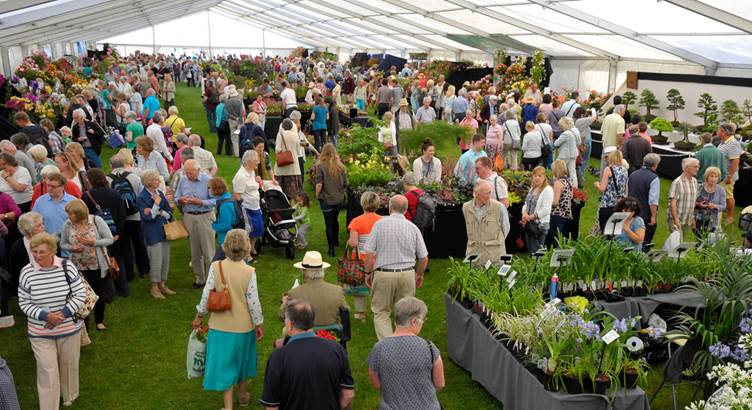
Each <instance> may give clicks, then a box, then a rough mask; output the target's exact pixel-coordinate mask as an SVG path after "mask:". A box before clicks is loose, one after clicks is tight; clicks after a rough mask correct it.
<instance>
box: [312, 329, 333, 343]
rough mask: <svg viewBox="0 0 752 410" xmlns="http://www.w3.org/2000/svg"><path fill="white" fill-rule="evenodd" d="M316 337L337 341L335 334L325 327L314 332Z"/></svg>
mask: <svg viewBox="0 0 752 410" xmlns="http://www.w3.org/2000/svg"><path fill="white" fill-rule="evenodd" d="M316 337H320V338H322V339H326V340H333V341H335V342H336V341H337V336H336V335H335V334H334V333H332V332H330V331H328V330H326V329H319V331H318V332H316Z"/></svg>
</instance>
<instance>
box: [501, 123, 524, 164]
mask: <svg viewBox="0 0 752 410" xmlns="http://www.w3.org/2000/svg"><path fill="white" fill-rule="evenodd" d="M503 115H504V119H505V121H504V162H505V163H506V164H507V168H509V169H511V170H512V171H516V170H517V169H518V164H517V156H518V154H517V152H519V151H520V148H521V147H522V131H520V123H519V122H517V114H516V113H515V112H514V110H507V112H505V113H504V114H503Z"/></svg>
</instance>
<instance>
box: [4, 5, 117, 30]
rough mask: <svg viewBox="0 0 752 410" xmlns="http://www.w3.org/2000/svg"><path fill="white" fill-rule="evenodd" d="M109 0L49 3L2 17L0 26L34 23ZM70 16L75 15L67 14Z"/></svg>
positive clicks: (7, 26)
mask: <svg viewBox="0 0 752 410" xmlns="http://www.w3.org/2000/svg"><path fill="white" fill-rule="evenodd" d="M107 2H108V0H77V1H68V2H64V3H60V4H54V5H49V6H46V7H42V8H34V9H30V10H27V11H23V10H22V11H21V12H20V13H16V14H14V15H12V16H8V17H5V18H0V27H2V28H9V27H15V26H20V25H23V24H28V23H34V22H36V21H40V20H45V19H48V18H51V17H55V16H60V15H65V14H70V13H75V12H77V11H79V10H85V9H86V8H89V7H94V6H98V5H101V4H106V3H107ZM66 17H68V18H70V17H73V16H66Z"/></svg>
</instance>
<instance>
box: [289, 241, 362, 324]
mask: <svg viewBox="0 0 752 410" xmlns="http://www.w3.org/2000/svg"><path fill="white" fill-rule="evenodd" d="M293 266H294V267H296V268H298V269H301V270H302V271H303V276H304V279H303V284H302V285H300V286H298V287H295V288H293V289H290V290H289V291H288V292H287V294H286V295H284V296H282V305H281V306H280V307H279V317H280V319H284V317H285V307H286V306H287V301H288V300H291V299H299V300H303V301H305V302H308V303H309V304H310V305H311V306H312V307H313V311H314V312H316V322H315V325H316V326H327V325H331V324H335V323H339V321H340V318H339V308H340V307H343V306H347V301H346V300H345V291H344V290H343V289H342V286H339V285H335V284H333V283H329V282H326V281H325V280H324V269H326V268H328V267H329V266H330V265H329V264H328V263H326V262H324V261H323V260H322V258H321V254H320V253H319V252H316V251H308V252H306V253H305V256H303V260H302V261H301V262H298V263H296V264H294V265H293Z"/></svg>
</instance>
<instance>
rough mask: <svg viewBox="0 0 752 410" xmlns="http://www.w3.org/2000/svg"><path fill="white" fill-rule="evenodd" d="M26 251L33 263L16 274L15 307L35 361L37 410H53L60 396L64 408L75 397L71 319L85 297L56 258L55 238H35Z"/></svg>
mask: <svg viewBox="0 0 752 410" xmlns="http://www.w3.org/2000/svg"><path fill="white" fill-rule="evenodd" d="M29 247H30V248H31V253H32V256H33V259H34V260H33V261H31V262H30V263H29V264H28V265H26V267H25V268H23V270H22V271H21V277H20V279H19V285H18V305H19V307H20V308H21V310H22V311H23V312H24V313H25V314H26V316H27V317H28V330H27V332H28V335H29V341H30V342H31V349H32V350H33V351H34V357H35V359H36V361H37V392H38V394H39V408H41V409H57V408H58V405H59V401H60V397H61V396H62V398H63V405H65V406H70V405H71V404H72V403H73V401H74V400H75V399H76V398H77V397H78V361H79V357H80V353H81V336H80V334H79V331H80V330H81V322H80V321H79V320H77V319H76V318H75V317H74V314H75V313H76V312H78V311H79V310H80V309H81V307H82V306H83V304H84V300H85V297H86V292H85V291H84V285H83V282H82V280H81V275H80V274H79V273H78V271H77V270H76V268H75V266H73V264H72V263H70V262H68V261H65V260H63V259H60V258H58V257H56V256H55V252H56V251H57V242H56V240H55V237H54V236H52V235H50V234H48V233H39V234H37V235H35V236H34V237H33V238H31V243H30V245H29Z"/></svg>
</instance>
